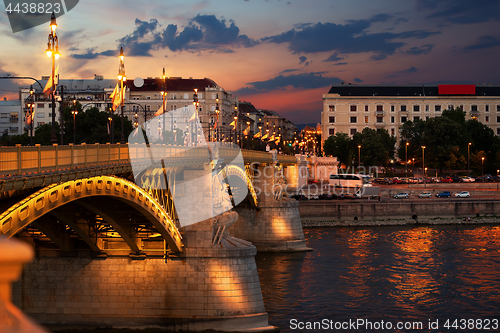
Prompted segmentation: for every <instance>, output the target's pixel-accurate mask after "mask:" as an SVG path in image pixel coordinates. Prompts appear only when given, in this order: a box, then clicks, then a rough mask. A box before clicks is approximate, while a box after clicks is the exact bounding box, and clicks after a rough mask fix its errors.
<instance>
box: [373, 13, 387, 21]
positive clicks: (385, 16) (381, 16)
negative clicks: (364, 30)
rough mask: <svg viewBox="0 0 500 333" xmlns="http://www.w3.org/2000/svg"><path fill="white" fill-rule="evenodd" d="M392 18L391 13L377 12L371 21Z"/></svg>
mask: <svg viewBox="0 0 500 333" xmlns="http://www.w3.org/2000/svg"><path fill="white" fill-rule="evenodd" d="M390 18H392V15H389V14H377V15H373V16H372V18H371V19H370V22H386V21H387V20H388V19H390Z"/></svg>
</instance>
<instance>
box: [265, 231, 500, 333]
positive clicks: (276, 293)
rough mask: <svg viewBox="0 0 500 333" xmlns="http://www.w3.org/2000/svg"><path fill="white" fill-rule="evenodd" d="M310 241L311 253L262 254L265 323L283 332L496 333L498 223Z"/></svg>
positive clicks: (310, 236) (314, 236)
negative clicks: (328, 330) (309, 329)
mask: <svg viewBox="0 0 500 333" xmlns="http://www.w3.org/2000/svg"><path fill="white" fill-rule="evenodd" d="M304 234H305V237H306V239H307V245H308V246H309V247H311V248H313V249H314V251H312V252H307V253H286V254H269V253H263V254H259V255H257V266H258V270H259V277H260V282H261V286H262V292H263V295H264V302H265V305H266V310H267V311H268V313H269V323H270V324H271V325H275V326H278V327H280V328H281V331H282V332H292V331H304V330H305V328H307V327H311V328H314V327H315V326H314V324H315V323H314V322H319V323H321V324H323V325H327V326H323V327H320V326H316V331H318V328H328V329H329V328H335V327H337V328H340V327H344V328H345V329H343V330H332V331H339V332H340V331H342V332H373V331H377V332H411V331H417V330H413V328H420V327H419V324H418V323H421V328H422V329H420V330H418V331H419V332H427V331H429V332H455V331H460V332H465V331H471V332H472V331H474V332H491V331H500V322H499V320H500V289H499V287H500V274H499V273H500V226H432V227H428V226H426V227H423V226H421V227H404V226H402V227H370V228H310V229H304ZM353 322H355V323H356V324H359V326H353ZM370 324H371V326H370ZM389 324H390V325H391V327H390V329H389V326H388V325H389ZM446 324H448V325H446ZM301 325H302V326H301ZM307 325H312V326H307ZM316 325H319V324H316ZM335 325H338V326H335ZM342 325H344V326H342ZM347 325H350V326H347ZM377 325H378V326H377ZM396 325H401V326H400V329H398V328H397V327H396ZM377 327H378V328H380V329H378V330H377ZM293 328H295V330H294V329H293ZM301 328H303V329H301ZM354 328H355V329H354ZM487 328H489V329H487Z"/></svg>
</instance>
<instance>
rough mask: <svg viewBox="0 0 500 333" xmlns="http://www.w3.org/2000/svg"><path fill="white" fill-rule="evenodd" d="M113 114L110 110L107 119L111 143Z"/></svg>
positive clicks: (112, 141) (112, 139)
mask: <svg viewBox="0 0 500 333" xmlns="http://www.w3.org/2000/svg"><path fill="white" fill-rule="evenodd" d="M112 115H113V114H112V113H111V111H110V112H109V116H108V120H109V142H111V144H113V143H114V138H113V116H112Z"/></svg>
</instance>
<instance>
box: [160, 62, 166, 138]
mask: <svg viewBox="0 0 500 333" xmlns="http://www.w3.org/2000/svg"><path fill="white" fill-rule="evenodd" d="M162 78H163V91H162V92H161V96H162V100H163V102H162V107H163V131H164V132H165V113H166V112H167V110H165V108H166V106H165V101H166V100H167V76H166V75H165V67H163V76H162Z"/></svg>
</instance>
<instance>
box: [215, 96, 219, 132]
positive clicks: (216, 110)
mask: <svg viewBox="0 0 500 333" xmlns="http://www.w3.org/2000/svg"><path fill="white" fill-rule="evenodd" d="M215 113H216V114H217V120H216V122H215V127H216V128H215V130H216V132H215V141H219V113H220V109H219V94H217V97H216V98H215Z"/></svg>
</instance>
